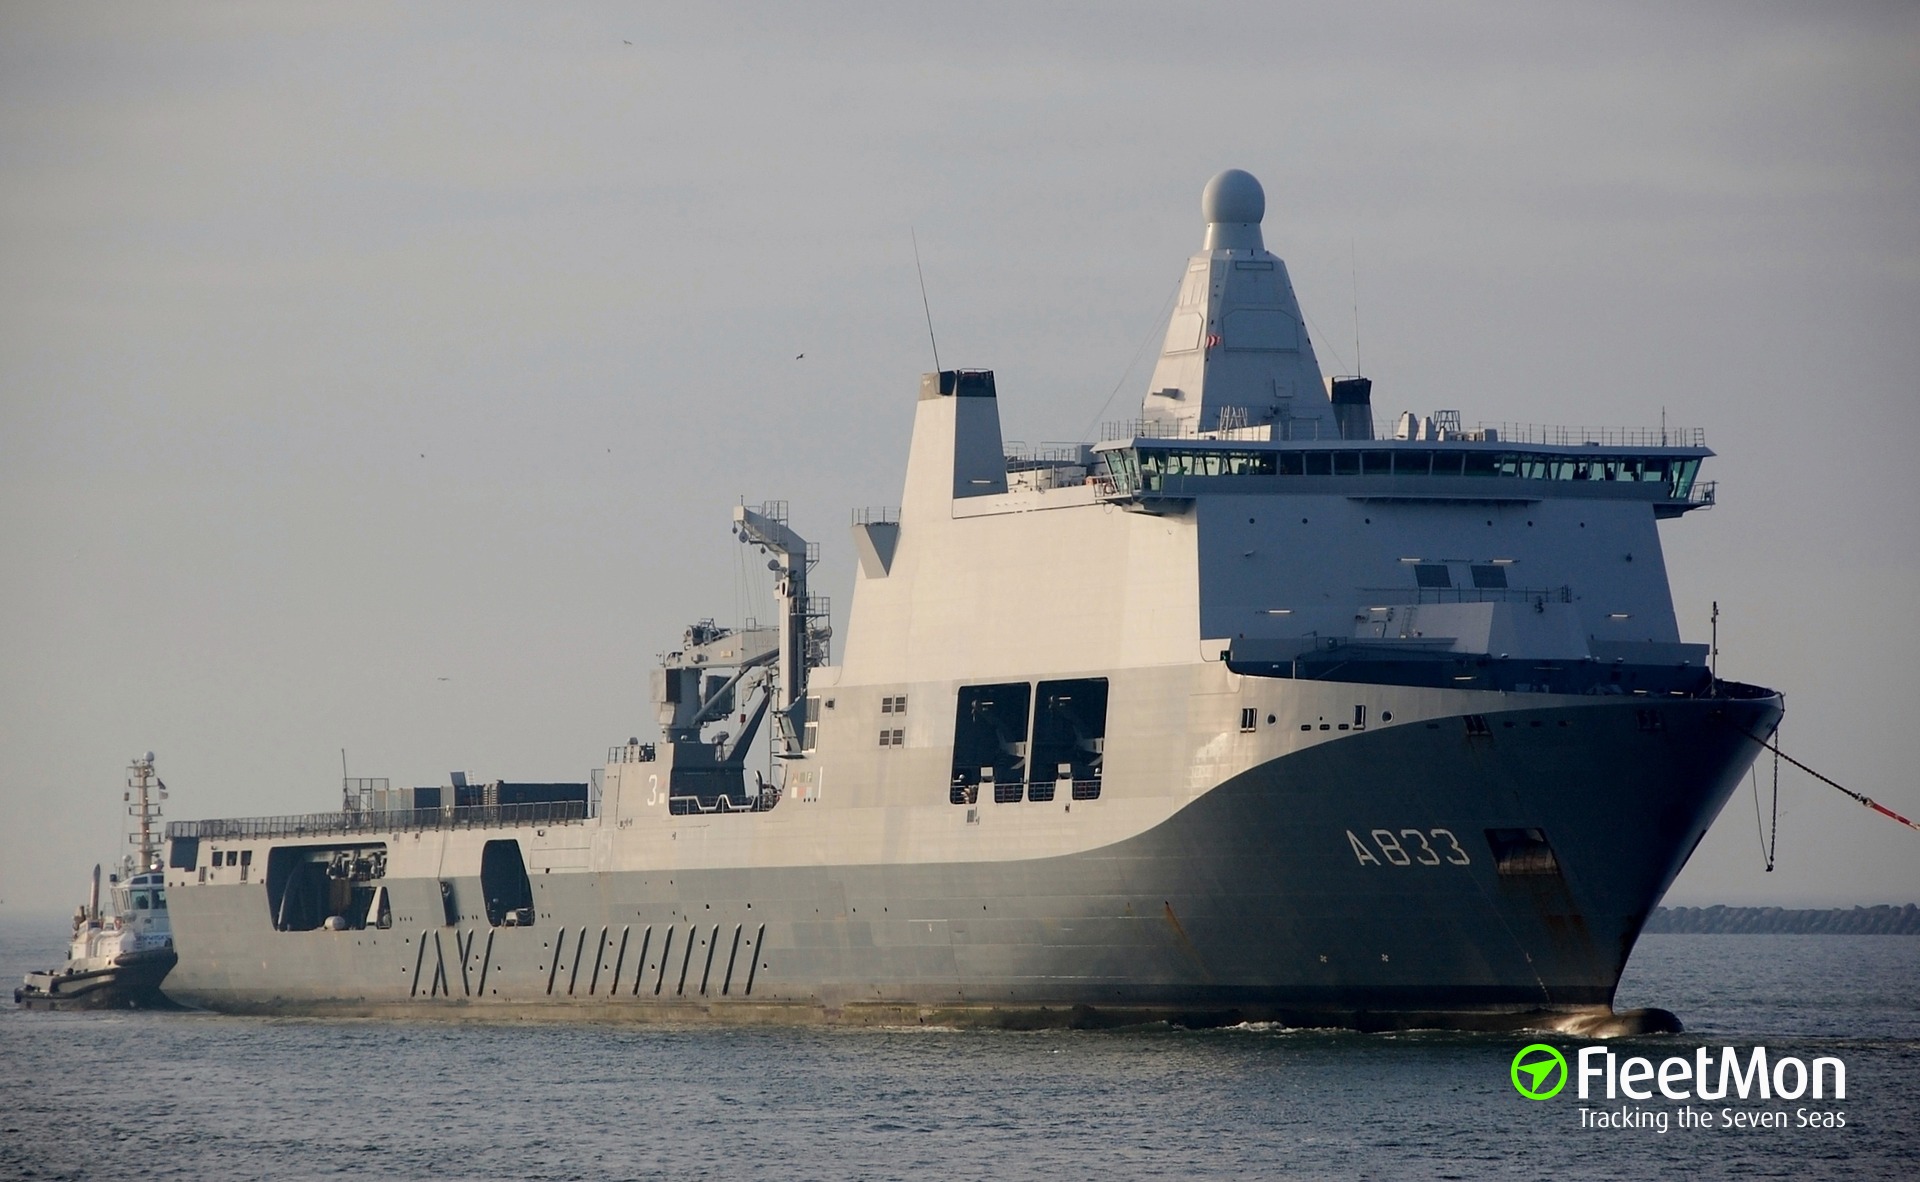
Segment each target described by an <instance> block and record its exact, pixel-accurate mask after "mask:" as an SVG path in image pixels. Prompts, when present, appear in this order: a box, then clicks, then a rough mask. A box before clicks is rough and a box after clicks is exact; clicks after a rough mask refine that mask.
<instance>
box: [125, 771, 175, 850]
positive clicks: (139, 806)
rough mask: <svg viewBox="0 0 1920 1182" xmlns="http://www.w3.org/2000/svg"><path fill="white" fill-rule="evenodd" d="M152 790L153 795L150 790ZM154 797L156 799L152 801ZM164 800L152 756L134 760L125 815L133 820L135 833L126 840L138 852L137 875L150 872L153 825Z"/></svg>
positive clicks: (157, 818) (165, 796) (158, 816)
mask: <svg viewBox="0 0 1920 1182" xmlns="http://www.w3.org/2000/svg"><path fill="white" fill-rule="evenodd" d="M150 788H151V789H152V793H150V792H149V789H150ZM154 794H157V795H158V797H159V799H158V800H156V799H154ZM166 798H167V785H166V783H165V781H163V780H161V779H160V777H159V776H157V775H155V774H154V771H153V752H151V751H149V752H147V753H145V754H144V755H136V756H134V757H133V763H132V765H131V766H130V767H128V768H127V795H126V800H127V815H128V816H129V817H132V818H134V821H135V824H136V825H137V827H138V832H136V833H133V834H130V835H128V837H127V840H128V841H129V842H131V843H132V844H134V845H136V846H138V847H139V848H140V864H139V865H138V866H137V867H135V871H136V872H142V871H147V870H151V869H153V864H154V861H155V858H154V848H155V847H154V842H153V823H154V822H155V821H157V820H159V819H160V801H161V800H165V799H166Z"/></svg>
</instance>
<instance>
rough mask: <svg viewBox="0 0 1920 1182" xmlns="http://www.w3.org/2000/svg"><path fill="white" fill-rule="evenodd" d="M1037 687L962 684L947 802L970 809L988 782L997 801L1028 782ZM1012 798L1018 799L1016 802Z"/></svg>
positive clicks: (957, 708)
mask: <svg viewBox="0 0 1920 1182" xmlns="http://www.w3.org/2000/svg"><path fill="white" fill-rule="evenodd" d="M1032 695H1033V687H1032V686H1031V685H1029V684H1027V683H1026V682H1024V681H1016V682H1008V683H1003V684H997V685H963V686H961V687H960V692H959V695H958V700H957V702H956V705H955V709H954V723H953V774H952V776H951V778H950V779H949V781H948V783H949V785H950V789H949V794H948V799H949V800H951V801H952V802H953V803H954V804H972V803H974V802H975V801H976V800H978V799H979V796H980V784H981V782H982V781H985V780H990V781H992V783H993V785H994V798H995V799H996V800H999V799H1001V798H1002V796H1003V794H1004V793H1006V792H1007V791H1009V786H1011V790H1012V791H1016V792H1017V791H1019V790H1020V786H1021V785H1024V784H1025V783H1026V779H1027V716H1028V709H1027V708H1028V706H1029V704H1030V703H1031V702H1032ZM1014 799H1019V798H1018V797H1015V798H1014Z"/></svg>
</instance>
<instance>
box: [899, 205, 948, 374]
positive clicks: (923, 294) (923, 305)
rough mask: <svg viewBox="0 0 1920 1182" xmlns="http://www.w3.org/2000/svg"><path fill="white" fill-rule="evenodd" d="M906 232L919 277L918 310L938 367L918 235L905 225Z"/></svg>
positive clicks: (938, 360)
mask: <svg viewBox="0 0 1920 1182" xmlns="http://www.w3.org/2000/svg"><path fill="white" fill-rule="evenodd" d="M907 234H908V236H909V237H911V238H912V239H913V273H914V274H915V275H918V276H919V277H920V310H921V311H923V312H925V313H926V314H927V343H928V344H929V345H932V346H933V368H934V370H935V371H936V372H937V371H938V370H939V369H940V342H939V341H936V340H934V339H933V308H932V307H931V306H930V305H928V303H927V273H926V272H925V271H923V270H921V269H920V236H919V235H918V234H915V233H914V232H913V227H912V226H908V227H907Z"/></svg>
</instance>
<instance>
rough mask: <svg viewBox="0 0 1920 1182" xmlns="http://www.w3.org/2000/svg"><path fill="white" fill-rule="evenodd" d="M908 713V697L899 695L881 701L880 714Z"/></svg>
mask: <svg viewBox="0 0 1920 1182" xmlns="http://www.w3.org/2000/svg"><path fill="white" fill-rule="evenodd" d="M906 712H907V695H905V694H899V695H897V696H894V697H887V698H881V699H880V713H882V714H905V713H906Z"/></svg>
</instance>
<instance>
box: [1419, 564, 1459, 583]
mask: <svg viewBox="0 0 1920 1182" xmlns="http://www.w3.org/2000/svg"><path fill="white" fill-rule="evenodd" d="M1413 581H1414V584H1415V585H1416V586H1420V587H1451V586H1453V575H1452V574H1450V573H1449V572H1448V571H1447V564H1446V563H1444V562H1418V563H1415V564H1414V567H1413Z"/></svg>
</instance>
